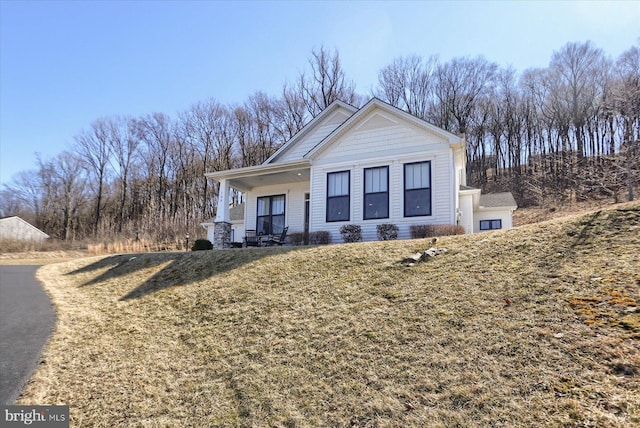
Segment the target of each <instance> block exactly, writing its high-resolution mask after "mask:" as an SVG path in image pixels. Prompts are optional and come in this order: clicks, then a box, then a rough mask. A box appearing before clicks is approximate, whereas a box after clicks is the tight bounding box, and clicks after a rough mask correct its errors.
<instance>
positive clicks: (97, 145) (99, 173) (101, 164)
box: [75, 118, 111, 235]
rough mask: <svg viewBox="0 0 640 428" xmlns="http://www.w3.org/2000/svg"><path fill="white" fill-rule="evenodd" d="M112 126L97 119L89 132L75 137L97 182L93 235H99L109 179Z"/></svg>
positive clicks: (104, 120)
mask: <svg viewBox="0 0 640 428" xmlns="http://www.w3.org/2000/svg"><path fill="white" fill-rule="evenodd" d="M109 133H110V125H109V122H108V119H104V118H103V119H97V120H95V121H94V122H93V123H92V124H91V125H90V127H89V129H88V130H85V131H82V132H81V133H80V134H79V135H77V136H76V137H75V140H76V143H77V151H78V154H79V155H80V156H81V159H82V160H83V163H84V165H85V167H86V168H87V170H88V171H89V172H90V174H91V175H93V178H94V180H95V184H94V185H95V194H96V197H95V198H96V202H95V208H94V220H93V233H94V235H97V233H98V226H99V224H100V210H101V209H102V193H103V190H104V185H105V181H106V179H107V165H108V164H109V161H110V156H111V145H110V144H109Z"/></svg>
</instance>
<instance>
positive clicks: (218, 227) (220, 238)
mask: <svg viewBox="0 0 640 428" xmlns="http://www.w3.org/2000/svg"><path fill="white" fill-rule="evenodd" d="M229 241H231V223H227V222H226V221H221V222H218V223H215V224H214V226H213V242H212V244H213V249H214V250H220V249H222V248H224V245H225V244H226V243H228V242H229Z"/></svg>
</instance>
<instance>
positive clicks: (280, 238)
mask: <svg viewBox="0 0 640 428" xmlns="http://www.w3.org/2000/svg"><path fill="white" fill-rule="evenodd" d="M288 230H289V226H287V227H285V228H284V229H282V233H280V235H271V236H270V237H269V239H268V240H267V242H266V245H283V244H284V242H285V240H286V239H287V231H288Z"/></svg>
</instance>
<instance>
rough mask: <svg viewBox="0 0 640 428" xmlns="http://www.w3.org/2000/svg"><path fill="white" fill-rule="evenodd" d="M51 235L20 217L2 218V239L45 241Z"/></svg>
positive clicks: (0, 230)
mask: <svg viewBox="0 0 640 428" xmlns="http://www.w3.org/2000/svg"><path fill="white" fill-rule="evenodd" d="M48 237H49V235H47V234H46V233H44V232H43V231H41V230H40V229H38V228H36V227H35V226H32V225H31V224H29V223H27V222H26V221H24V220H22V219H21V218H19V217H8V218H3V219H1V220H0V239H15V240H18V241H33V242H43V241H45V240H46V239H47V238H48Z"/></svg>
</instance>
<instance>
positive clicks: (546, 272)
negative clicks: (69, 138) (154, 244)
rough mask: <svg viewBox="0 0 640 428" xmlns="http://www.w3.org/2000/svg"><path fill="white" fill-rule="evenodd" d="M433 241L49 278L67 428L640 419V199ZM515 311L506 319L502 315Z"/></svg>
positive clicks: (45, 366) (97, 268)
mask: <svg viewBox="0 0 640 428" xmlns="http://www.w3.org/2000/svg"><path fill="white" fill-rule="evenodd" d="M428 246H429V244H428V240H408V241H387V242H371V243H359V244H341V245H331V246H321V247H283V248H260V249H243V250H224V251H207V252H193V253H164V254H128V255H116V256H111V257H93V258H86V259H81V260H76V261H71V262H66V263H61V264H52V265H47V266H44V267H43V268H41V269H40V270H39V271H38V277H39V279H40V280H41V281H42V282H43V283H44V284H45V288H46V289H47V291H48V292H49V293H50V295H51V296H52V298H53V300H54V303H55V305H56V307H57V311H58V325H57V328H56V331H55V333H54V335H53V337H52V340H51V342H50V344H49V346H48V348H47V350H46V351H45V354H44V356H43V362H42V364H41V365H40V368H39V369H38V371H37V372H36V374H35V375H34V376H33V378H32V379H31V381H30V383H29V384H28V386H27V388H26V390H25V393H24V395H23V396H22V397H21V398H20V400H19V402H18V404H68V405H69V406H70V407H71V420H72V424H71V425H72V426H78V427H85V426H104V427H120V426H122V427H124V426H126V427H129V426H140V427H161V426H162V427H164V426H190V427H206V426H224V427H227V426H230V427H233V426H242V427H245V426H259V427H262V426H291V427H293V426H300V427H306V426H313V427H315V426H323V427H324V426H344V427H348V426H353V427H377V426H379V427H387V426H393V427H407V426H415V427H422V426H444V427H451V426H461V427H470V426H487V427H489V426H491V427H496V426H504V427H512V426H527V427H529V426H599V427H613V426H630V425H635V424H640V349H639V345H638V344H639V340H640V309H639V310H638V311H636V309H637V307H638V303H639V300H640V251H639V247H640V204H639V203H630V204H623V205H617V206H614V207H612V208H607V209H603V210H599V211H595V212H592V213H589V214H586V215H581V216H578V217H574V218H569V219H560V220H552V221H549V222H546V223H541V224H537V225H528V226H523V227H520V228H517V229H512V230H508V231H497V232H491V233H483V234H476V235H464V236H456V237H445V238H442V239H441V240H440V242H439V243H438V246H440V247H447V248H448V249H449V251H448V252H447V253H445V254H443V255H439V256H437V257H435V258H433V259H432V260H430V261H427V262H424V263H419V264H416V265H415V266H412V267H408V266H406V265H404V264H403V263H401V261H402V260H403V259H404V258H405V257H406V256H408V255H410V254H412V253H414V252H416V251H422V250H425V249H426V248H428ZM507 301H508V302H510V304H507V303H506V302H507Z"/></svg>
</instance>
